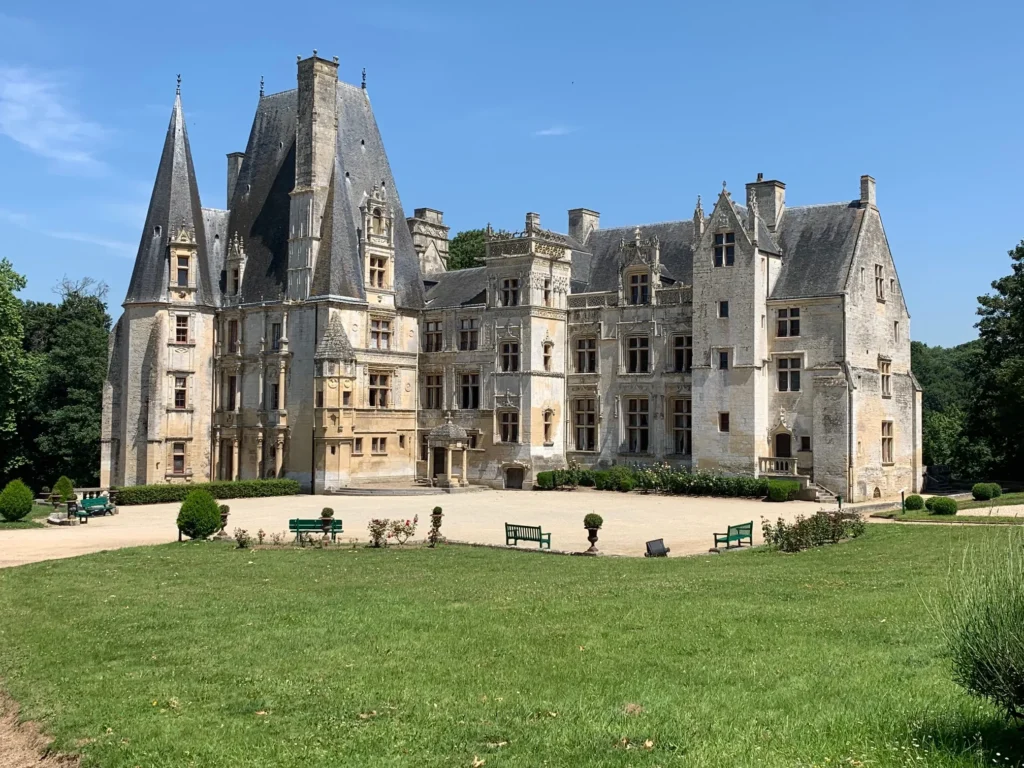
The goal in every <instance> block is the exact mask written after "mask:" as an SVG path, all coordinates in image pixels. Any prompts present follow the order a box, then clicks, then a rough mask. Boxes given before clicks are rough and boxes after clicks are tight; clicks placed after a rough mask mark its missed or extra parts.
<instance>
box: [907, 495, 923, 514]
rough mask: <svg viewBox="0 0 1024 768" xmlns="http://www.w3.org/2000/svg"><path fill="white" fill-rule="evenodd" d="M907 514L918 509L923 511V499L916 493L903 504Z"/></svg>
mask: <svg viewBox="0 0 1024 768" xmlns="http://www.w3.org/2000/svg"><path fill="white" fill-rule="evenodd" d="M903 505H904V507H906V509H907V511H908V512H916V511H917V510H919V509H924V499H922V498H921V497H920V496H918V495H917V494H916V493H915V494H912V495H911V496H907V498H906V499H904V502H903Z"/></svg>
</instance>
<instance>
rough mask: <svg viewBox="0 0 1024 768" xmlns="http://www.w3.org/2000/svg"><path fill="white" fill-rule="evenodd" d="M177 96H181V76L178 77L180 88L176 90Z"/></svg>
mask: <svg viewBox="0 0 1024 768" xmlns="http://www.w3.org/2000/svg"><path fill="white" fill-rule="evenodd" d="M174 95H175V96H181V75H180V74H179V75H178V87H177V88H176V89H175V90H174Z"/></svg>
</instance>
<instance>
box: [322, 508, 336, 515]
mask: <svg viewBox="0 0 1024 768" xmlns="http://www.w3.org/2000/svg"><path fill="white" fill-rule="evenodd" d="M320 517H334V510H333V509H331V508H330V507H324V508H323V509H321V510H320Z"/></svg>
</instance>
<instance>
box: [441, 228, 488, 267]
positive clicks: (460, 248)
mask: <svg viewBox="0 0 1024 768" xmlns="http://www.w3.org/2000/svg"><path fill="white" fill-rule="evenodd" d="M486 253H487V232H486V231H485V230H483V229H467V230H465V231H463V232H459V233H458V234H457V235H455V237H453V238H452V239H451V240H450V241H449V243H448V264H447V267H448V271H449V272H450V271H452V270H455V269H469V268H470V267H482V266H483V265H484V256H485V255H486Z"/></svg>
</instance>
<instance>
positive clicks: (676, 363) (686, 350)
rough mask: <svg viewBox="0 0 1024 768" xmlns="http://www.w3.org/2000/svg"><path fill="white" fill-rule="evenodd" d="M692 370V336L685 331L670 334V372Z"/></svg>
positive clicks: (688, 371)
mask: <svg viewBox="0 0 1024 768" xmlns="http://www.w3.org/2000/svg"><path fill="white" fill-rule="evenodd" d="M680 339H682V341H680ZM680 358H681V359H680ZM680 363H681V365H680ZM692 371H693V336H692V335H691V334H685V333H674V334H672V372H673V373H691V372H692Z"/></svg>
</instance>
